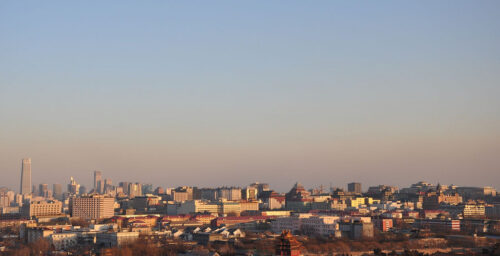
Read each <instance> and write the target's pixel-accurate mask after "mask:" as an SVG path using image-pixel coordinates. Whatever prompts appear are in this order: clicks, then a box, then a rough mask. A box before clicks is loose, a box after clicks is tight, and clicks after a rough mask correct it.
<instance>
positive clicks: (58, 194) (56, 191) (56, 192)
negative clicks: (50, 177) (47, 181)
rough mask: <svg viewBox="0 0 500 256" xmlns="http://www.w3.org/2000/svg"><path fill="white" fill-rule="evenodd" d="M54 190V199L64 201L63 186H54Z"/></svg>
mask: <svg viewBox="0 0 500 256" xmlns="http://www.w3.org/2000/svg"><path fill="white" fill-rule="evenodd" d="M52 190H53V191H54V194H53V195H54V198H56V199H58V200H61V199H62V195H63V194H62V185H61V184H54V185H52Z"/></svg>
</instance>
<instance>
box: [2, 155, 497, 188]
mask: <svg viewBox="0 0 500 256" xmlns="http://www.w3.org/2000/svg"><path fill="white" fill-rule="evenodd" d="M25 170H29V172H25ZM26 173H29V174H30V175H29V176H28V177H27V178H29V184H30V186H29V191H30V192H29V193H31V192H32V191H31V190H32V189H31V188H32V187H31V184H32V185H33V188H36V186H37V184H38V185H39V187H40V189H39V190H37V191H36V194H37V195H38V194H40V195H42V193H43V192H42V191H44V190H45V193H44V194H45V195H46V194H47V191H46V190H47V189H48V186H49V185H52V186H53V190H52V191H51V192H53V195H54V197H57V196H61V194H62V189H61V186H62V184H66V183H67V182H68V180H67V177H66V179H65V180H64V181H62V182H60V183H58V182H55V181H54V182H52V183H50V182H49V183H50V184H47V183H44V182H41V183H37V182H32V181H31V158H23V159H22V164H21V185H20V187H19V191H20V192H21V193H20V194H26V193H23V189H22V185H23V181H24V179H23V177H25V176H24V175H25V174H26ZM92 174H93V175H92V177H93V182H92V183H90V184H86V183H85V182H83V183H82V182H80V181H81V180H79V179H74V176H68V177H69V183H68V184H78V187H77V188H76V190H78V189H79V188H80V185H81V186H83V187H84V188H86V187H89V188H92V189H93V191H94V193H99V194H104V189H105V186H106V185H108V184H109V185H113V183H112V180H113V179H110V178H109V177H108V176H106V175H104V176H103V172H102V171H97V170H94V171H93V172H92ZM103 177H105V178H104V179H103ZM347 178H348V177H347ZM83 180H85V179H83ZM115 181H117V182H116V183H115V184H114V185H115V186H116V185H118V183H122V182H126V183H131V184H132V183H134V182H138V183H139V184H143V185H144V184H151V185H153V187H162V188H168V187H170V188H174V187H181V186H186V185H188V186H193V187H200V188H203V187H206V188H211V187H233V186H236V187H245V186H246V185H248V184H250V183H252V182H257V183H259V182H264V183H265V184H270V183H268V182H265V181H263V180H260V181H258V180H254V181H248V182H246V183H245V182H243V183H239V184H223V183H219V184H208V185H199V184H191V183H189V182H187V183H181V184H165V183H161V182H156V183H155V182H142V181H141V180H127V179H126V178H124V179H120V178H117V179H115ZM428 181H429V180H426V179H420V180H414V181H412V182H410V183H408V184H394V183H384V184H382V183H380V184H378V183H362V182H359V181H353V180H351V181H348V182H344V183H335V184H334V183H333V182H330V183H328V184H325V183H324V182H323V183H321V182H320V183H314V184H307V183H306V186H305V187H309V188H310V189H317V188H320V187H321V188H326V186H325V185H329V188H340V189H343V190H345V191H349V192H357V193H361V192H363V191H366V189H367V187H369V186H377V185H389V186H396V187H398V188H403V187H405V186H406V187H409V186H410V185H412V184H414V182H428ZM45 182H47V181H45ZM108 182H109V183H108ZM430 182H431V183H433V181H430ZM297 183H302V182H301V181H298V180H297V181H296V182H294V183H292V184H289V186H288V187H286V186H285V187H283V188H280V187H275V188H277V191H278V192H280V193H284V192H286V191H287V190H288V188H289V187H290V186H291V185H293V184H297ZM435 184H449V185H454V186H459V187H468V186H471V185H474V184H453V183H447V182H446V181H437V182H435ZM42 186H43V187H44V190H42ZM363 186H365V187H363ZM477 186H478V187H492V188H494V189H496V187H495V186H492V185H488V184H480V185H477ZM1 187H5V188H8V189H14V190H15V188H12V187H10V186H0V188H1ZM56 187H57V189H56ZM273 187H274V186H273ZM363 189H364V190H363ZM56 190H57V191H56ZM29 193H27V194H29Z"/></svg>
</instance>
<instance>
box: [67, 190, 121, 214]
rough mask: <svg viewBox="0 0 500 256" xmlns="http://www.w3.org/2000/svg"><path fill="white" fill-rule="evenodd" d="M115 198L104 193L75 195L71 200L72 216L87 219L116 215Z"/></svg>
mask: <svg viewBox="0 0 500 256" xmlns="http://www.w3.org/2000/svg"><path fill="white" fill-rule="evenodd" d="M114 204H115V199H114V198H113V197H108V196H103V195H88V196H82V197H73V198H71V202H70V207H71V208H70V212H71V216H72V217H80V218H83V219H87V220H94V219H103V218H110V217H113V215H114Z"/></svg>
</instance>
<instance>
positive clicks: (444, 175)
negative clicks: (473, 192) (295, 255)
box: [0, 0, 500, 191]
mask: <svg viewBox="0 0 500 256" xmlns="http://www.w3.org/2000/svg"><path fill="white" fill-rule="evenodd" d="M499 96H500V2H499V1H455V0H454V1H413V2H409V1H360V2H358V1H339V2H334V1H248V2H243V1H172V2H170V1H123V0H120V1H80V2H76V1H1V2H0V174H1V178H0V186H9V187H11V188H13V189H16V190H18V189H19V181H20V169H21V158H23V157H31V158H32V170H33V171H32V172H33V183H35V184H38V183H55V182H57V183H63V184H67V183H68V182H69V177H70V176H71V175H72V176H74V177H75V178H76V179H77V181H79V182H81V183H83V184H85V185H89V184H90V183H91V179H92V171H93V170H95V169H98V170H102V171H103V176H105V177H109V178H111V179H112V180H113V182H115V183H116V182H118V181H140V182H144V183H153V184H155V185H163V186H177V185H183V184H186V185H197V186H213V185H232V184H234V185H245V184H248V183H251V182H254V181H261V182H269V183H270V184H271V186H272V187H274V188H276V189H278V190H279V191H285V190H288V189H289V188H290V187H291V186H292V185H293V183H294V182H295V181H300V182H302V183H303V184H304V185H305V186H306V187H312V186H313V185H319V184H323V185H325V186H329V185H330V183H332V184H333V185H334V186H345V183H346V182H350V181H360V182H362V183H363V184H364V187H365V188H366V187H367V186H368V185H374V184H389V185H399V186H406V185H408V184H411V183H414V182H417V181H419V180H426V181H429V182H432V183H436V182H438V181H440V182H441V183H444V184H450V183H453V184H458V185H481V186H484V185H491V186H495V187H496V188H500V99H499Z"/></svg>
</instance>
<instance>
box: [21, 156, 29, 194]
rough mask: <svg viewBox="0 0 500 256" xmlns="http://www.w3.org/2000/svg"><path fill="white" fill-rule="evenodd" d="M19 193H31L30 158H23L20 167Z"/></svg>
mask: <svg viewBox="0 0 500 256" xmlns="http://www.w3.org/2000/svg"><path fill="white" fill-rule="evenodd" d="M20 193H21V194H23V195H25V194H30V193H31V158H23V160H22V167H21V187H20Z"/></svg>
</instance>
